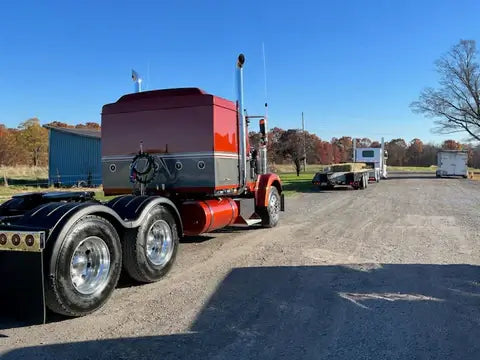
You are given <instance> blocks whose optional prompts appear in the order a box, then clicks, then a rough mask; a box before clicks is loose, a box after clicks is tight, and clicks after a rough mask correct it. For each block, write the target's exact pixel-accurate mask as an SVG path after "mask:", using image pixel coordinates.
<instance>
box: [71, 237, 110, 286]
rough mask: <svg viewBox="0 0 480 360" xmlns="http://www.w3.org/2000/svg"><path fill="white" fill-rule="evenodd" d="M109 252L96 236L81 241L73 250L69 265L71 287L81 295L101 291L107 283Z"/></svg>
mask: <svg viewBox="0 0 480 360" xmlns="http://www.w3.org/2000/svg"><path fill="white" fill-rule="evenodd" d="M109 273H110V251H109V250H108V246H107V244H106V243H105V241H103V240H102V239H101V238H99V237H98V236H90V237H87V238H86V239H84V240H82V241H81V242H80V243H79V244H78V245H77V247H76V248H75V250H74V252H73V256H72V261H71V263H70V277H71V280H72V284H73V287H74V288H75V289H76V290H77V291H78V292H79V293H81V294H84V295H91V294H94V293H96V292H100V291H102V290H103V289H104V288H105V286H106V285H107V283H108V275H109Z"/></svg>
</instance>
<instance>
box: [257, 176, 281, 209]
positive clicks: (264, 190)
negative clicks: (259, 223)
mask: <svg viewBox="0 0 480 360" xmlns="http://www.w3.org/2000/svg"><path fill="white" fill-rule="evenodd" d="M272 186H275V187H276V188H277V190H278V193H279V194H281V193H282V181H281V180H280V177H279V176H278V175H277V174H273V173H269V174H262V175H258V178H257V186H256V187H255V205H256V206H258V207H264V206H267V205H268V196H269V195H270V188H271V187H272Z"/></svg>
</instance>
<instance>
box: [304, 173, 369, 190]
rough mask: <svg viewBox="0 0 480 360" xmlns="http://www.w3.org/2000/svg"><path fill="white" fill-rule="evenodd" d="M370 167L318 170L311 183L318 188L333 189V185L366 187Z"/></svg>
mask: <svg viewBox="0 0 480 360" xmlns="http://www.w3.org/2000/svg"><path fill="white" fill-rule="evenodd" d="M369 173H370V169H363V170H357V171H345V172H343V171H342V172H336V171H320V172H317V173H316V174H315V176H314V177H313V179H312V183H313V184H314V185H316V186H318V187H319V188H320V189H322V190H323V189H333V188H334V187H335V186H337V185H340V186H351V187H352V188H354V189H355V190H357V189H362V190H363V189H366V188H367V186H368V181H369Z"/></svg>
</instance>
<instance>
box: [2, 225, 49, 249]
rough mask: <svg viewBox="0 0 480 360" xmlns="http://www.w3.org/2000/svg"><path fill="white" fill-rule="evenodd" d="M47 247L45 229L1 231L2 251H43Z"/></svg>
mask: <svg viewBox="0 0 480 360" xmlns="http://www.w3.org/2000/svg"><path fill="white" fill-rule="evenodd" d="M44 248H45V232H43V231H8V230H7V231H1V232H0V251H28V252H41V251H42V250H43V249H44Z"/></svg>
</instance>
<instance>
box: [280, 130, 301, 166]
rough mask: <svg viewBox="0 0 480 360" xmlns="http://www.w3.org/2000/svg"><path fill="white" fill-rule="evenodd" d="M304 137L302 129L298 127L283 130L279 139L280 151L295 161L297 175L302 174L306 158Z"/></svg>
mask: <svg viewBox="0 0 480 360" xmlns="http://www.w3.org/2000/svg"><path fill="white" fill-rule="evenodd" d="M303 139H304V135H303V133H302V131H300V130H296V129H290V130H287V131H285V132H283V133H282V135H281V137H280V139H279V145H280V152H281V154H282V155H283V157H284V158H288V159H289V160H291V161H292V162H293V164H294V165H295V171H296V172H297V176H299V175H300V170H301V166H302V161H303V159H304V148H303Z"/></svg>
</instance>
